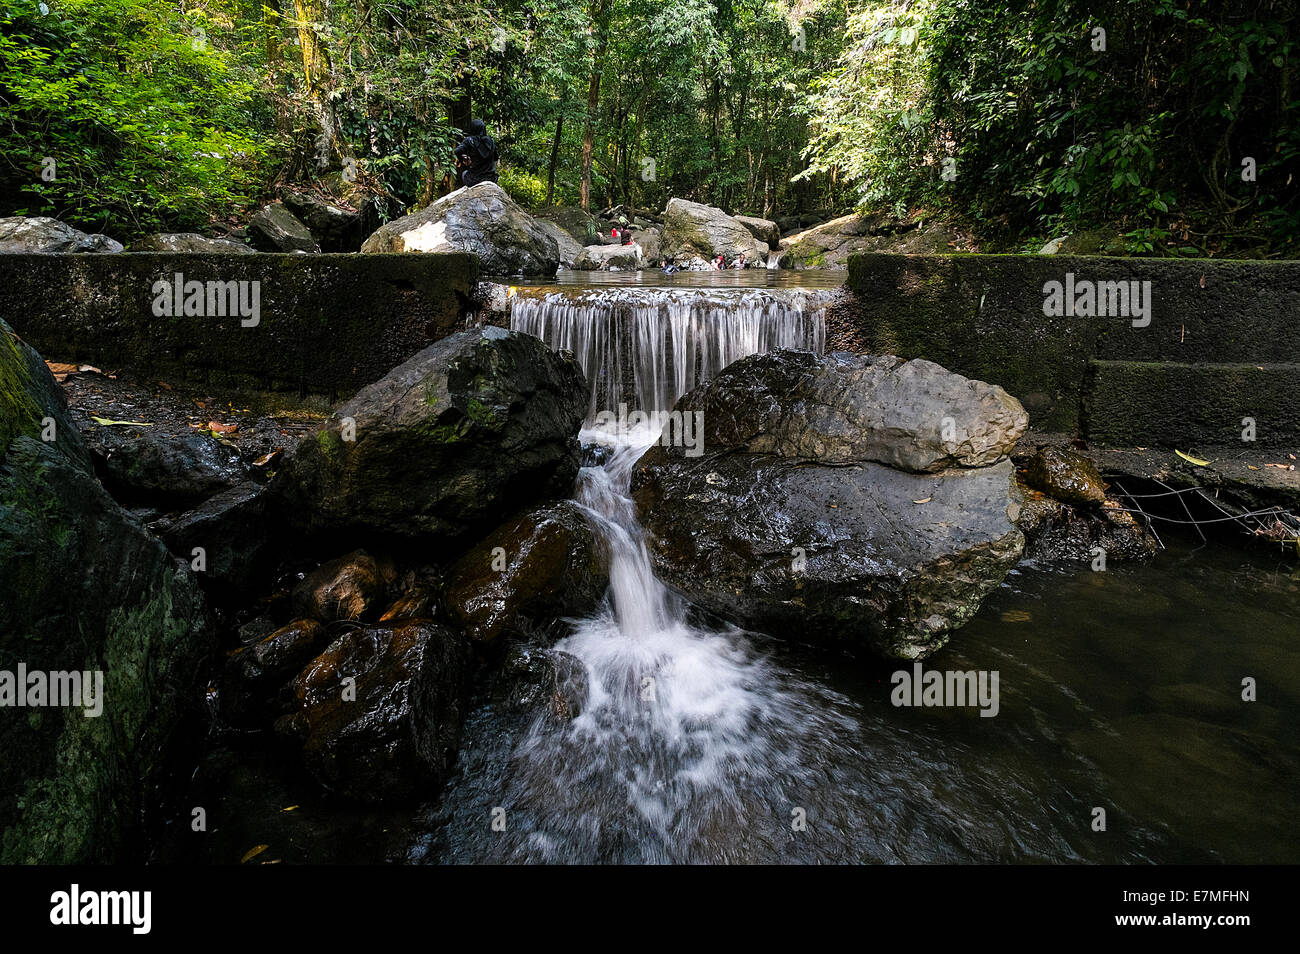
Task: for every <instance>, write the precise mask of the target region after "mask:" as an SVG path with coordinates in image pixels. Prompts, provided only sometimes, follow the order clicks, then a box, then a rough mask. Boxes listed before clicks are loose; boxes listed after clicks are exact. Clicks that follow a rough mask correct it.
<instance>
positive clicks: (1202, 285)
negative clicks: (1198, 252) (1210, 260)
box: [1201, 275, 1205, 288]
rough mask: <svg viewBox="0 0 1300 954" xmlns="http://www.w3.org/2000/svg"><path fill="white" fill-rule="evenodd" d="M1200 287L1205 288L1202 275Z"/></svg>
mask: <svg viewBox="0 0 1300 954" xmlns="http://www.w3.org/2000/svg"><path fill="white" fill-rule="evenodd" d="M1201 287H1202V288H1204V287H1205V276H1204V275H1202V276H1201Z"/></svg>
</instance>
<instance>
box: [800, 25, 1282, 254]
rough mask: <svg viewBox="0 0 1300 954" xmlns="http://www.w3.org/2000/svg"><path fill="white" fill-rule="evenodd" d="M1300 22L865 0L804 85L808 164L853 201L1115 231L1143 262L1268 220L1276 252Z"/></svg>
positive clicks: (1004, 228)
mask: <svg viewBox="0 0 1300 954" xmlns="http://www.w3.org/2000/svg"><path fill="white" fill-rule="evenodd" d="M1298 16H1300V14H1298V13H1297V10H1296V8H1295V6H1294V4H1293V3H1290V2H1287V0H1262V2H1261V3H1258V4H1252V5H1248V6H1241V5H1225V4H1221V3H1218V2H1212V0H1096V2H1094V0H1088V2H1084V0H1045V2H1040V3H1032V4H1030V3H1024V2H1017V0H923V2H917V3H911V4H903V3H888V2H876V3H868V4H866V6H865V7H864V8H863V9H862V11H861V12H859V14H858V15H856V16H855V17H854V18H853V19H852V21H851V23H850V34H849V36H850V42H849V44H848V46H847V49H846V52H845V53H844V55H843V56H842V57H841V59H840V62H839V65H838V67H837V69H836V70H835V71H833V72H831V73H829V74H828V75H827V76H825V77H823V79H822V80H821V81H820V82H819V84H818V86H817V88H816V91H815V94H814V97H813V107H814V122H815V124H816V126H817V128H818V133H817V135H816V136H814V139H813V142H812V148H811V150H810V155H811V156H812V158H813V160H814V168H819V169H830V168H835V169H838V170H841V171H842V172H844V173H845V174H846V175H847V176H848V177H849V179H850V180H851V181H852V182H853V183H855V184H856V185H857V186H858V187H859V189H860V194H861V198H862V201H863V203H864V204H866V205H870V206H873V207H876V208H880V207H892V208H894V209H895V210H897V209H902V208H907V207H911V206H914V205H918V204H919V205H928V206H931V207H935V206H944V207H947V208H948V209H950V210H952V211H954V212H955V213H956V214H958V215H961V216H964V217H965V218H967V219H969V220H970V221H972V222H973V223H975V224H977V225H978V226H979V227H981V228H982V229H985V230H988V231H993V232H998V231H1000V232H1003V233H1005V234H1006V235H1007V236H1008V237H1010V238H1013V239H1014V237H1016V236H1023V235H1026V234H1035V233H1041V232H1043V231H1047V232H1052V233H1059V231H1062V230H1072V229H1078V228H1087V227H1090V226H1092V225H1097V224H1100V223H1106V222H1119V223H1120V224H1121V226H1122V227H1125V228H1126V229H1127V231H1128V236H1129V247H1130V248H1131V249H1133V250H1135V251H1141V252H1143V253H1146V254H1151V253H1167V254H1188V253H1189V250H1192V251H1195V250H1197V249H1198V248H1203V246H1204V245H1205V244H1209V243H1210V242H1213V243H1214V244H1217V245H1219V246H1222V245H1225V244H1226V245H1234V244H1235V245H1241V244H1243V242H1244V243H1246V244H1249V243H1250V242H1252V241H1258V240H1261V239H1263V238H1264V236H1263V235H1261V234H1260V233H1261V232H1263V231H1264V230H1265V229H1267V230H1268V231H1269V232H1271V234H1272V236H1273V241H1275V242H1278V243H1287V242H1290V241H1293V239H1292V236H1293V235H1294V226H1295V224H1296V221H1297V213H1298V211H1300V210H1298V205H1300V202H1298V199H1300V191H1298V190H1300V175H1297V173H1300V149H1297V145H1298V144H1300V123H1297V119H1298V118H1300V114H1298V113H1297V105H1296V100H1295V98H1294V97H1295V88H1296V85H1297V84H1296V81H1295V76H1294V74H1295V60H1296V41H1297V38H1296V25H1297V17H1298ZM908 26H911V27H914V28H915V29H916V30H917V36H918V42H917V43H916V45H915V47H906V48H905V49H903V50H899V49H898V48H897V37H898V33H897V30H899V29H900V28H903V27H908ZM1098 28H1101V29H1103V30H1104V31H1105V36H1104V49H1103V48H1102V45H1103V38H1102V36H1101V34H1099V33H1096V32H1094V31H1095V30H1097V29H1098ZM890 31H895V32H893V33H891V32H890ZM891 36H892V37H893V38H894V42H893V43H891V42H890V38H891ZM1246 157H1253V158H1254V159H1255V160H1256V161H1257V162H1258V170H1259V171H1258V180H1257V181H1256V182H1244V181H1243V180H1242V178H1241V175H1240V173H1241V170H1242V166H1241V163H1242V161H1243V160H1244V159H1245V158H1246ZM947 159H950V160H953V162H954V163H955V171H956V177H955V178H951V177H950V178H949V179H947V180H945V179H944V178H943V176H942V175H941V171H942V168H943V163H944V160H947ZM1192 223H1195V224H1192ZM1197 226H1199V227H1200V228H1201V229H1202V234H1203V235H1204V236H1205V238H1203V239H1202V245H1200V246H1198V245H1197V243H1196V242H1195V241H1191V242H1189V235H1190V234H1193V233H1194V232H1195V231H1196V228H1197Z"/></svg>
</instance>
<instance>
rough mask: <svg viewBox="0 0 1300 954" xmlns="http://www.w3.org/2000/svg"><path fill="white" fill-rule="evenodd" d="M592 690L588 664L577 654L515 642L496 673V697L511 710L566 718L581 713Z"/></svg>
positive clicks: (552, 719) (560, 719)
mask: <svg viewBox="0 0 1300 954" xmlns="http://www.w3.org/2000/svg"><path fill="white" fill-rule="evenodd" d="M590 691H591V687H590V685H589V683H588V679H587V667H586V665H584V664H583V662H582V660H581V659H579V658H578V657H577V656H574V655H571V654H570V653H566V652H561V651H560V650H556V649H537V648H535V647H529V646H516V647H514V648H513V649H512V650H511V651H510V652H509V653H508V654H507V655H506V658H505V662H504V663H502V666H501V671H500V672H499V673H498V674H497V677H496V684H495V688H494V692H493V697H494V699H495V701H496V702H497V703H498V704H499V705H501V706H504V707H505V708H506V709H508V710H510V711H513V712H521V713H526V714H541V716H542V717H543V718H545V719H547V720H548V721H554V722H567V721H569V720H570V719H576V718H577V717H578V716H579V715H581V714H582V710H583V709H585V708H586V706H587V699H588V696H589V694H590Z"/></svg>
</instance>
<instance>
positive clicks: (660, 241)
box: [632, 229, 664, 265]
mask: <svg viewBox="0 0 1300 954" xmlns="http://www.w3.org/2000/svg"><path fill="white" fill-rule="evenodd" d="M632 234H633V236H634V237H635V238H636V244H637V245H640V246H641V261H642V264H644V265H660V264H662V263H663V260H664V234H663V232H661V231H659V229H637V230H636V231H635V232H633V233H632Z"/></svg>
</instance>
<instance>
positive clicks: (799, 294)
mask: <svg viewBox="0 0 1300 954" xmlns="http://www.w3.org/2000/svg"><path fill="white" fill-rule="evenodd" d="M833 295H834V292H833V291H831V290H829V289H699V288H634V287H623V288H619V287H613V288H603V289H583V290H579V291H576V292H571V291H568V290H559V291H556V290H552V289H522V290H520V292H519V293H518V294H517V295H516V296H515V298H514V299H513V301H512V304H511V310H510V327H511V329H512V330H514V331H525V332H527V333H528V334H531V335H536V336H537V337H538V338H541V339H542V340H543V341H545V342H546V343H547V344H549V345H550V346H551V347H552V348H556V349H564V350H567V351H572V352H573V354H574V355H575V356H576V357H577V359H578V363H579V364H580V365H581V366H582V370H583V371H584V372H585V373H586V375H587V380H588V382H590V385H591V404H590V407H589V409H588V418H589V419H590V418H593V417H594V416H595V414H596V413H597V412H598V411H600V410H607V411H615V410H616V409H617V408H618V406H619V404H620V403H627V404H628V405H629V406H632V407H636V408H639V409H641V410H643V411H654V410H668V409H670V408H671V407H672V406H673V404H674V403H676V401H677V399H678V398H679V397H681V396H682V395H683V394H685V393H686V392H687V391H689V390H691V389H692V388H694V387H695V386H696V385H697V384H701V383H703V382H704V381H707V380H709V379H710V378H711V377H713V376H714V375H715V374H717V373H718V372H719V371H721V370H722V369H723V368H725V367H726V366H727V365H729V364H731V363H732V362H733V361H738V360H740V359H741V358H743V357H745V356H746V355H751V354H761V353H763V352H767V351H772V350H775V349H777V348H798V349H802V350H806V351H817V352H820V351H822V350H824V348H825V344H826V322H825V318H824V311H825V308H826V305H827V303H828V302H829V301H830V300H831V299H832V297H833Z"/></svg>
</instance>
